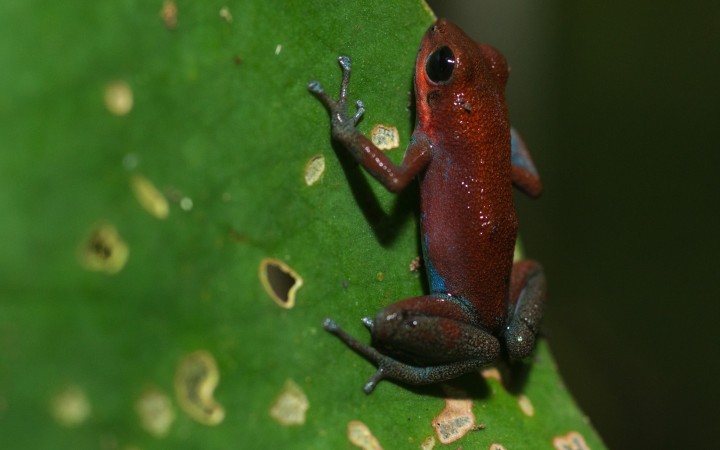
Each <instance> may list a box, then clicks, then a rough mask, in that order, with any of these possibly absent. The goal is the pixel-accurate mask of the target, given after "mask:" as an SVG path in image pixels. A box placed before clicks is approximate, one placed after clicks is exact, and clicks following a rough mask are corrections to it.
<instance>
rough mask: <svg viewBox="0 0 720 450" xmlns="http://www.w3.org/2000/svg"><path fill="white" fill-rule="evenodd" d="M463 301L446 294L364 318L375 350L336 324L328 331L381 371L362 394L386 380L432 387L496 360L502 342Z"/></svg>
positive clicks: (329, 323)
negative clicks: (478, 322)
mask: <svg viewBox="0 0 720 450" xmlns="http://www.w3.org/2000/svg"><path fill="white" fill-rule="evenodd" d="M464 308H466V306H465V305H463V302H462V301H457V299H454V298H450V297H449V296H442V295H427V296H421V297H414V298H410V299H406V300H403V301H401V302H398V303H394V304H392V305H389V306H388V307H387V308H385V309H383V310H382V311H380V312H379V313H378V314H377V315H376V318H375V320H374V321H373V320H371V319H369V318H366V319H364V320H363V322H364V323H365V325H366V326H367V327H368V328H369V329H370V333H371V335H372V342H373V346H369V345H366V344H363V343H362V342H360V341H358V340H357V339H355V338H354V337H352V336H351V335H349V334H348V333H347V332H345V331H344V330H343V329H342V328H340V327H339V326H338V325H337V324H336V323H335V322H333V321H332V320H330V319H326V320H325V323H324V328H325V330H327V331H328V332H330V333H332V334H334V335H335V336H337V337H338V338H339V339H340V340H342V341H343V342H344V343H345V345H347V346H348V347H350V348H351V349H352V350H354V351H355V352H357V353H358V354H360V355H361V356H363V357H364V358H365V359H367V360H369V361H370V362H372V363H373V364H375V365H376V366H377V368H378V370H377V372H376V373H375V375H373V376H372V377H371V378H370V380H369V381H368V383H367V384H366V385H365V387H364V388H363V390H364V391H365V393H368V394H369V393H371V392H372V391H373V389H375V386H376V385H377V383H378V382H379V381H380V380H382V379H385V378H389V379H393V380H397V381H401V382H404V383H408V384H418V385H421V384H432V383H438V382H441V381H446V380H450V379H453V378H456V377H458V376H460V375H462V374H465V373H468V372H472V371H473V370H477V369H479V368H481V367H482V366H484V365H486V364H488V363H490V362H492V361H494V360H495V359H496V358H497V357H498V356H499V354H500V342H499V341H498V340H497V338H495V337H494V336H493V335H492V334H490V333H489V332H487V331H486V330H484V329H483V328H481V327H480V326H478V325H476V324H473V323H472V321H471V320H468V319H466V316H467V314H468V311H466V310H465V309H464Z"/></svg>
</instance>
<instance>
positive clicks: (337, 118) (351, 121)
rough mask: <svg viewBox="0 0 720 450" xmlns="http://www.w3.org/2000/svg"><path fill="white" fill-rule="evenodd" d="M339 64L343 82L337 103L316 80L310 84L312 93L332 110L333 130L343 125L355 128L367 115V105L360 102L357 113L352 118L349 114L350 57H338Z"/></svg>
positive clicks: (357, 104) (309, 88)
mask: <svg viewBox="0 0 720 450" xmlns="http://www.w3.org/2000/svg"><path fill="white" fill-rule="evenodd" d="M338 63H339V64H340V68H341V69H342V81H341V82H340V97H339V98H338V100H337V101H335V100H333V99H332V98H331V97H330V96H329V95H328V94H327V92H325V90H324V89H323V87H322V86H321V85H320V83H319V82H318V81H316V80H313V81H311V82H310V83H309V84H308V90H309V91H310V92H312V93H313V94H314V95H315V96H316V97H317V98H318V99H319V100H320V101H321V102H322V103H323V104H324V105H325V107H327V109H328V110H330V115H331V116H332V121H333V128H336V127H338V126H341V125H345V126H348V125H349V126H351V127H352V128H354V127H355V126H356V125H357V123H358V122H359V121H360V119H361V118H362V116H363V114H364V113H365V104H364V103H363V102H362V101H360V100H358V101H357V102H355V105H356V106H357V111H356V112H355V114H354V115H353V116H352V117H350V115H349V113H348V107H347V103H348V85H349V84H350V72H351V64H350V57H349V56H340V57H338Z"/></svg>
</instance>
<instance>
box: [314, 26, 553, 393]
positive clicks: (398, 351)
mask: <svg viewBox="0 0 720 450" xmlns="http://www.w3.org/2000/svg"><path fill="white" fill-rule="evenodd" d="M339 63H340V67H341V69H342V82H341V85H340V97H339V99H338V100H337V101H336V100H334V99H332V98H331V97H330V96H329V95H328V94H327V93H326V92H325V91H324V90H323V88H322V87H321V86H320V84H319V83H318V82H317V81H313V82H311V83H310V84H309V86H308V88H309V90H310V91H311V92H312V93H313V94H314V95H315V96H316V97H317V98H318V99H319V100H320V101H321V102H322V103H323V104H324V105H325V106H326V107H327V109H328V110H329V112H330V121H331V127H332V137H333V139H334V140H335V141H336V142H338V143H339V144H340V145H341V146H342V147H344V148H345V149H347V151H349V152H350V153H351V154H352V155H353V157H354V158H355V159H356V160H357V161H358V163H359V164H360V165H362V166H363V167H364V168H365V170H367V171H368V172H369V173H370V174H371V175H372V176H373V177H374V178H375V179H377V180H378V181H379V182H380V183H381V184H382V185H383V186H385V187H386V188H387V189H388V190H390V191H391V192H398V191H401V190H402V189H403V188H405V187H406V186H407V185H408V184H409V183H410V182H411V181H412V180H414V179H415V178H418V179H419V182H420V197H421V230H422V239H421V242H422V251H423V260H424V265H425V268H426V270H427V276H428V280H429V284H430V293H429V294H427V295H423V296H419V297H413V298H408V299H404V300H401V301H398V302H396V303H393V304H391V305H389V306H387V307H386V308H384V309H382V310H381V311H379V312H378V313H377V314H376V315H375V318H374V319H370V318H364V319H363V323H364V324H365V326H366V327H367V328H368V329H369V331H370V334H371V345H366V344H364V343H362V342H360V341H358V340H357V339H355V338H354V337H352V336H350V335H349V334H348V333H346V332H345V331H344V330H343V329H342V328H340V327H339V326H338V325H337V324H336V323H335V322H334V321H332V320H331V319H326V320H325V322H324V324H323V326H324V328H325V329H326V330H327V331H329V332H330V333H332V334H334V335H335V336H337V337H338V338H339V339H340V340H342V341H343V342H344V343H345V344H346V345H347V346H348V347H350V348H351V349H352V350H354V351H355V352H357V353H359V354H360V355H362V356H363V357H365V358H366V359H367V360H369V361H370V362H372V363H373V364H375V365H376V366H377V372H376V373H375V374H374V375H373V376H372V377H371V378H370V380H369V381H368V382H367V384H366V385H365V386H364V391H365V392H366V393H368V394H369V393H371V392H372V391H373V389H374V388H375V386H376V385H377V383H378V382H379V381H380V380H382V379H392V380H396V381H400V382H404V383H409V384H431V383H438V382H441V381H446V380H450V379H453V378H456V377H458V376H460V375H462V374H465V373H468V372H471V371H475V370H477V369H479V368H481V367H483V366H485V365H487V364H490V363H492V362H493V361H495V360H496V359H498V358H499V357H500V356H501V355H505V356H506V357H507V358H508V359H510V360H516V359H520V358H524V357H526V356H528V355H530V354H531V353H532V351H533V349H534V346H535V336H536V334H537V332H538V328H539V323H540V319H541V317H542V310H543V304H544V302H545V276H544V274H543V270H542V267H541V266H540V264H538V263H537V262H535V261H532V260H521V261H517V262H513V251H514V247H515V240H516V234H517V227H518V225H517V220H516V217H515V208H514V206H513V197H512V188H513V186H515V187H517V188H519V189H520V190H521V191H523V192H525V193H526V194H528V195H530V196H532V197H537V196H538V195H540V193H541V191H542V185H541V182H540V178H539V176H538V174H537V171H536V170H535V167H534V164H533V162H532V159H531V157H530V155H529V153H528V151H527V149H526V147H525V144H524V143H523V141H522V139H521V138H520V136H519V135H518V134H517V133H516V132H515V130H514V129H512V128H511V127H510V124H509V120H508V114H507V108H506V104H505V84H506V82H507V78H508V66H507V63H506V61H505V58H504V57H503V56H502V55H501V54H500V53H499V52H498V51H497V50H495V49H494V48H492V47H490V46H489V45H485V44H478V43H476V42H474V41H473V40H472V39H471V38H470V37H468V36H467V35H466V34H465V33H464V32H463V31H462V30H460V28H458V27H457V26H455V25H453V24H452V23H450V22H448V21H446V20H438V21H437V22H436V23H435V24H433V25H432V26H431V27H430V28H429V29H428V30H427V32H426V33H425V36H424V37H423V40H422V43H421V46H420V50H419V52H418V56H417V62H416V66H415V99H416V124H415V130H414V132H413V135H412V137H411V139H410V143H409V145H408V148H407V150H406V152H405V156H404V158H403V161H402V162H401V163H400V165H397V164H395V163H393V162H392V161H391V160H390V159H389V158H388V157H386V156H385V155H384V154H383V153H382V152H381V151H380V150H379V149H378V148H377V147H375V145H373V144H372V142H371V141H370V140H368V139H367V138H366V137H365V136H363V135H362V134H361V133H360V132H359V131H358V130H357V128H356V125H357V123H358V121H359V120H360V118H361V117H362V115H363V113H364V110H365V108H364V105H363V103H362V102H360V101H358V102H356V107H357V111H356V112H355V113H354V114H351V113H350V112H349V111H348V84H349V79H350V72H351V65H350V58H349V57H347V56H341V57H339Z"/></svg>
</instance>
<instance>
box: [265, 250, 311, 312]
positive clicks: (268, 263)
mask: <svg viewBox="0 0 720 450" xmlns="http://www.w3.org/2000/svg"><path fill="white" fill-rule="evenodd" d="M258 275H259V276H260V282H261V283H262V285H263V287H264V288H265V292H267V293H268V295H269V296H270V298H272V299H273V300H274V301H275V303H277V304H278V306H280V307H281V308H285V309H290V308H292V307H293V306H295V294H296V293H297V290H298V289H300V287H301V286H302V284H303V280H302V277H301V276H300V275H298V273H297V272H295V271H294V270H293V269H291V268H290V266H288V265H287V264H285V263H284V262H282V261H280V260H278V259H274V258H265V259H263V260H262V261H260V270H259V272H258Z"/></svg>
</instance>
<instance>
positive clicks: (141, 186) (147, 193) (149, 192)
mask: <svg viewBox="0 0 720 450" xmlns="http://www.w3.org/2000/svg"><path fill="white" fill-rule="evenodd" d="M130 186H131V187H132V191H133V193H134V194H135V198H136V199H137V201H138V202H139V203H140V206H142V207H143V208H144V209H145V211H147V212H149V213H150V214H151V215H153V216H155V217H157V218H158V219H164V218H166V217H167V216H168V214H169V213H170V207H169V206H168V201H167V199H166V198H165V196H164V195H163V194H162V192H160V191H159V190H157V188H156V187H155V185H154V184H152V182H151V181H150V180H148V179H147V178H145V177H144V176H142V175H134V176H133V177H132V178H131V179H130Z"/></svg>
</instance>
